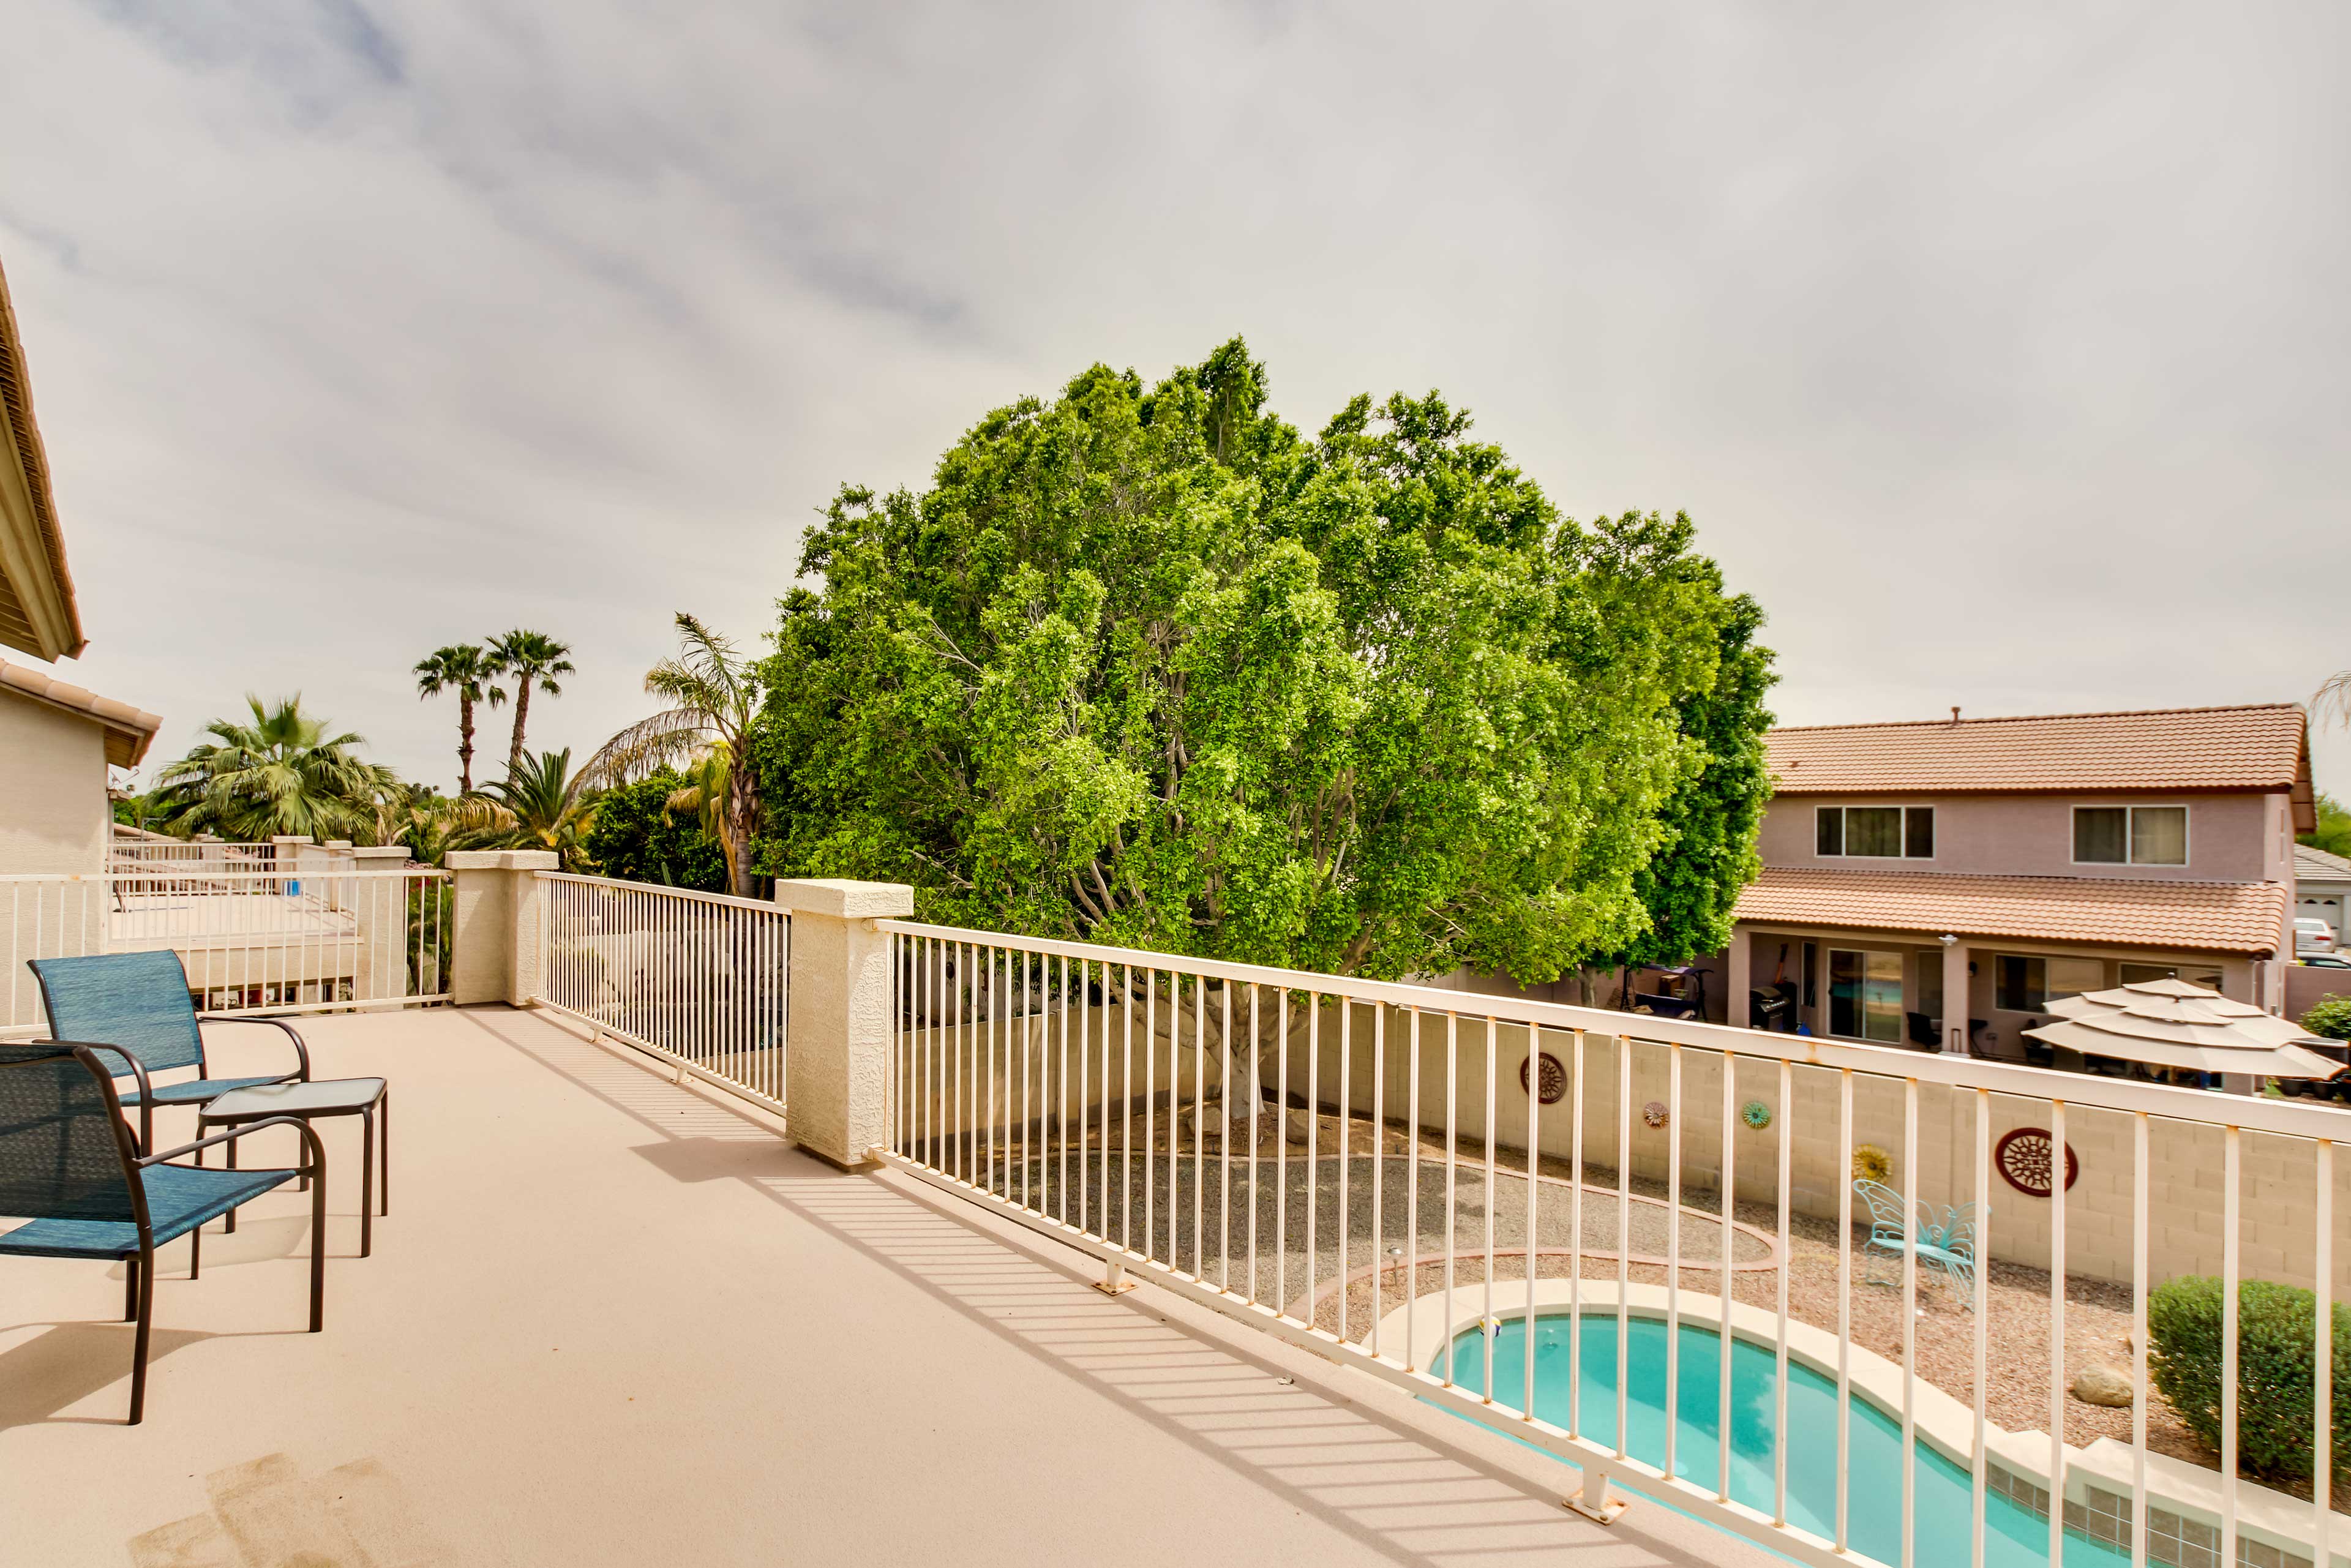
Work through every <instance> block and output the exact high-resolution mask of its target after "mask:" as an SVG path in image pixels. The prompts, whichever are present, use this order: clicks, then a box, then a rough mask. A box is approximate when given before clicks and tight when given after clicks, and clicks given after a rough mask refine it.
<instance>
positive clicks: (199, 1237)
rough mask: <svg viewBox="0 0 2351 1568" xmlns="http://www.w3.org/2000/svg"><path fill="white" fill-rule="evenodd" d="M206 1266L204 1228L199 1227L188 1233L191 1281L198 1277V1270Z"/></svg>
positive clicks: (189, 1274) (189, 1276)
mask: <svg viewBox="0 0 2351 1568" xmlns="http://www.w3.org/2000/svg"><path fill="white" fill-rule="evenodd" d="M203 1267H204V1227H203V1226H201V1225H199V1226H197V1227H196V1228H194V1229H193V1230H191V1231H189V1232H188V1278H189V1279H191V1280H193V1279H194V1278H195V1277H196V1272H197V1270H200V1269H202V1268H203Z"/></svg>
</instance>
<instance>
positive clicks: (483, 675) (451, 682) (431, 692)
mask: <svg viewBox="0 0 2351 1568" xmlns="http://www.w3.org/2000/svg"><path fill="white" fill-rule="evenodd" d="M566 668H569V666H568V665H567V666H566ZM496 674H497V671H496V668H495V667H494V664H493V661H492V660H491V657H490V655H489V654H488V653H485V652H484V651H483V649H482V645H481V644H480V643H451V644H450V645H449V646H448V647H446V648H435V649H434V651H433V653H431V655H430V656H428V657H426V658H423V659H419V660H418V661H417V662H416V695H417V696H418V697H420V698H423V697H437V696H439V695H441V694H442V693H443V692H455V693H456V694H457V791H458V793H459V794H462V795H470V794H472V793H473V792H474V705H475V703H477V702H485V701H486V702H487V703H488V704H489V705H490V706H492V707H496V706H498V705H499V704H500V703H502V702H504V701H506V700H507V694H506V692H505V691H504V690H503V689H502V688H500V687H498V686H496V685H491V684H490V683H491V680H492V678H493V677H494V676H495V675H496ZM517 717H519V715H517Z"/></svg>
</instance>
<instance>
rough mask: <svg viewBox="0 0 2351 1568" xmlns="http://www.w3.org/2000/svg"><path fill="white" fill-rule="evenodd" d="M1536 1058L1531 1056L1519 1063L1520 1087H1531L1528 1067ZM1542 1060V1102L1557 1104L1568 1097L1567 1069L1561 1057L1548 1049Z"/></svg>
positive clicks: (1542, 1054)
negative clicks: (1560, 1059) (1560, 1062)
mask: <svg viewBox="0 0 2351 1568" xmlns="http://www.w3.org/2000/svg"><path fill="white" fill-rule="evenodd" d="M1536 1060H1538V1059H1537V1058H1529V1059H1528V1060H1527V1061H1521V1062H1520V1063H1519V1087H1520V1088H1521V1089H1527V1088H1530V1087H1531V1086H1530V1085H1529V1083H1528V1082H1527V1076H1528V1074H1527V1069H1528V1068H1530V1067H1532V1066H1533V1065H1534V1063H1535V1061H1536ZM1540 1060H1541V1062H1542V1068H1541V1072H1542V1103H1544V1104H1546V1105H1556V1104H1558V1103H1560V1102H1561V1101H1562V1100H1564V1099H1566V1098H1567V1069H1566V1068H1564V1067H1562V1066H1561V1065H1560V1064H1559V1058H1558V1057H1556V1056H1553V1055H1552V1053H1551V1052H1550V1051H1543V1052H1542V1053H1541V1057H1540Z"/></svg>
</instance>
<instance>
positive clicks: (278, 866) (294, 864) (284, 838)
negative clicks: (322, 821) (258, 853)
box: [224, 833, 318, 877]
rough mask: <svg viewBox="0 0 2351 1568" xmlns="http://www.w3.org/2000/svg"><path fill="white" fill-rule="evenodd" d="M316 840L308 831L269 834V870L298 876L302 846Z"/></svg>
mask: <svg viewBox="0 0 2351 1568" xmlns="http://www.w3.org/2000/svg"><path fill="white" fill-rule="evenodd" d="M317 842H318V840H317V839H315V838H313V837H312V836H311V835H309V834H308V833H272V834H271V835H270V836H269V869H270V871H271V872H272V873H276V874H277V875H278V876H283V877H298V876H300V875H301V874H302V850H303V847H304V846H305V845H308V844H315V843H317ZM224 853H225V852H224Z"/></svg>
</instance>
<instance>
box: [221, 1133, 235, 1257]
mask: <svg viewBox="0 0 2351 1568" xmlns="http://www.w3.org/2000/svg"><path fill="white" fill-rule="evenodd" d="M221 1147H222V1148H223V1149H224V1150H225V1151H226V1152H227V1155H228V1168H229V1169H231V1170H235V1169H236V1145H235V1144H234V1143H229V1144H224V1145H221ZM227 1218H228V1224H227V1226H226V1229H227V1232H228V1234H230V1235H231V1236H234V1235H235V1234H236V1210H235V1209H234V1208H232V1209H230V1210H229V1211H228V1216H227Z"/></svg>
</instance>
